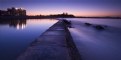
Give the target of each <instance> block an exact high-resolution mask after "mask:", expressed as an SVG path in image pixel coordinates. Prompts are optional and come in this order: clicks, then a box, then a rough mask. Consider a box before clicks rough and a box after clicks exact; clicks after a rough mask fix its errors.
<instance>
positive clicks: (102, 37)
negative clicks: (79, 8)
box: [68, 18, 121, 60]
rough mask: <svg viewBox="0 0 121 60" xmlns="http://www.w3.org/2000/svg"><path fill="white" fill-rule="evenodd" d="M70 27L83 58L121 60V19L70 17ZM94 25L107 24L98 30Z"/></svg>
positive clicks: (90, 59)
mask: <svg viewBox="0 0 121 60" xmlns="http://www.w3.org/2000/svg"><path fill="white" fill-rule="evenodd" d="M68 20H71V21H72V27H74V28H69V31H70V32H71V35H72V37H73V40H74V42H75V44H76V47H77V49H78V50H79V52H80V55H81V58H82V60H121V19H89V18H86V19H81V18H73V19H68ZM85 22H88V23H91V24H93V25H95V24H96V25H101V26H103V25H106V26H107V27H106V28H105V29H104V30H97V29H95V28H94V27H93V26H86V25H85V24H84V23H85Z"/></svg>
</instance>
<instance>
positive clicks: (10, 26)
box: [0, 19, 57, 60]
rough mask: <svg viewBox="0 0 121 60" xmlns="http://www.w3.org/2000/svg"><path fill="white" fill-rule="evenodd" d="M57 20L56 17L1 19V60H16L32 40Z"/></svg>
mask: <svg viewBox="0 0 121 60" xmlns="http://www.w3.org/2000/svg"><path fill="white" fill-rule="evenodd" d="M56 22H57V20H54V19H52V20H51V19H27V20H0V60H16V59H15V58H16V57H17V56H18V55H19V54H20V53H22V52H23V51H24V50H25V49H26V48H27V47H28V46H29V45H30V43H31V42H33V41H34V40H35V39H36V38H37V37H38V36H40V35H41V34H42V33H43V32H45V31H46V30H47V29H48V28H49V27H51V26H52V25H53V24H54V23H56ZM18 29H19V30H18Z"/></svg>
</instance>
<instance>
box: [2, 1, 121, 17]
mask: <svg viewBox="0 0 121 60" xmlns="http://www.w3.org/2000/svg"><path fill="white" fill-rule="evenodd" d="M10 7H17V8H24V9H26V10H27V15H38V14H42V15H48V14H58V13H63V12H67V13H70V14H74V15H77V16H120V17H121V0H0V9H2V10H5V9H7V8H10Z"/></svg>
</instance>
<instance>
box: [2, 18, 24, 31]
mask: <svg viewBox="0 0 121 60" xmlns="http://www.w3.org/2000/svg"><path fill="white" fill-rule="evenodd" d="M0 24H2V25H3V24H8V25H9V27H13V28H16V29H24V28H25V27H26V19H23V20H0Z"/></svg>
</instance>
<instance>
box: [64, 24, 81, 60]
mask: <svg viewBox="0 0 121 60" xmlns="http://www.w3.org/2000/svg"><path fill="white" fill-rule="evenodd" d="M63 24H64V27H65V31H66V33H67V34H66V43H67V46H68V51H69V55H70V57H71V60H82V59H81V55H80V53H79V51H78V49H77V47H76V45H75V43H74V41H73V38H72V36H71V34H70V31H69V30H68V27H67V25H66V23H64V22H63Z"/></svg>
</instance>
